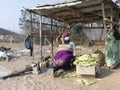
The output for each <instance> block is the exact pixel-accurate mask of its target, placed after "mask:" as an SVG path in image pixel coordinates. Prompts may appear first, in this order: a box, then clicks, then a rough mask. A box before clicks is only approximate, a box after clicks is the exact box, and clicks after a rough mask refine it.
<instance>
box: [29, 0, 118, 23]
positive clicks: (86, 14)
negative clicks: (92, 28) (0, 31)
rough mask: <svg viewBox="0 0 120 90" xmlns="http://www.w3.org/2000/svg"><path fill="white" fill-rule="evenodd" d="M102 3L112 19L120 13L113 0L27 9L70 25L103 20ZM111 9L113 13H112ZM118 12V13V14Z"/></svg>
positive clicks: (81, 0) (91, 0)
mask: <svg viewBox="0 0 120 90" xmlns="http://www.w3.org/2000/svg"><path fill="white" fill-rule="evenodd" d="M102 3H104V5H105V6H104V9H105V15H106V17H110V16H111V14H113V18H114V17H116V16H115V14H116V13H117V12H118V11H120V10H119V7H118V6H117V5H116V4H115V3H113V2H112V0H77V1H71V2H64V3H57V4H52V5H43V6H37V7H34V8H29V9H27V10H28V11H30V12H33V13H36V14H39V15H41V16H45V17H48V18H51V19H56V20H60V21H63V22H66V23H68V24H76V23H80V22H85V23H86V22H93V21H97V20H100V19H102V18H103V16H102V5H101V4H102ZM111 9H112V10H113V12H112V13H111ZM116 11H117V12H116Z"/></svg>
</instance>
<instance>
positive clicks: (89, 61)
mask: <svg viewBox="0 0 120 90" xmlns="http://www.w3.org/2000/svg"><path fill="white" fill-rule="evenodd" d="M98 63H99V60H97V59H96V58H94V57H91V56H90V55H86V54H85V55H82V56H80V57H78V58H76V60H75V61H74V62H73V64H75V65H79V66H82V67H88V66H97V65H98Z"/></svg>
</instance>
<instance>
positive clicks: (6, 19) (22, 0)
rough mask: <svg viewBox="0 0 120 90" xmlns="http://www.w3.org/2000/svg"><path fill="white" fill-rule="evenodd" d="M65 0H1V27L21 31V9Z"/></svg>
mask: <svg viewBox="0 0 120 90" xmlns="http://www.w3.org/2000/svg"><path fill="white" fill-rule="evenodd" d="M63 1H65V0H1V1H0V28H4V29H8V30H10V31H14V32H17V33H21V29H20V28H19V25H18V23H19V18H20V15H21V11H20V10H21V9H23V7H25V8H31V7H35V6H37V5H45V4H52V3H58V2H63Z"/></svg>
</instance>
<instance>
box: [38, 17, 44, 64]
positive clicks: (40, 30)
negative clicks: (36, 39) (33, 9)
mask: <svg viewBox="0 0 120 90" xmlns="http://www.w3.org/2000/svg"><path fill="white" fill-rule="evenodd" d="M39 34H40V57H41V62H42V61H43V59H42V16H40V33H39Z"/></svg>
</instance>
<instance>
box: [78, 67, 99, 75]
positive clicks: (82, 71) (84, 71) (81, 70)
mask: <svg viewBox="0 0 120 90" xmlns="http://www.w3.org/2000/svg"><path fill="white" fill-rule="evenodd" d="M97 72H98V73H99V74H100V69H99V67H98V66H96V67H95V66H89V67H81V66H79V65H76V74H77V75H96V73H97Z"/></svg>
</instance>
